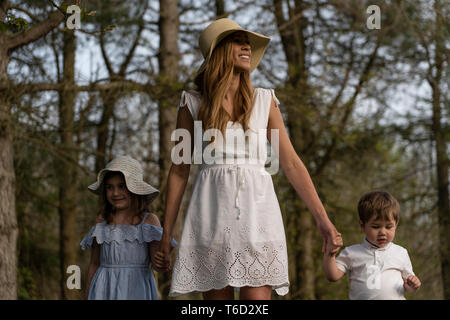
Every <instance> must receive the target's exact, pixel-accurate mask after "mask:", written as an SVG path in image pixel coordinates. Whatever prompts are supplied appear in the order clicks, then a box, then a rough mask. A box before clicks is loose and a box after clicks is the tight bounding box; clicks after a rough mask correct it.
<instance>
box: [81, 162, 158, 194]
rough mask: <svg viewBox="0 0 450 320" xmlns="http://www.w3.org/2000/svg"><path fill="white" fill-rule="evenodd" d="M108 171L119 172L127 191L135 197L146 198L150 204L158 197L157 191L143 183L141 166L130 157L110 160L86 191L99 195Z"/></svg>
mask: <svg viewBox="0 0 450 320" xmlns="http://www.w3.org/2000/svg"><path fill="white" fill-rule="evenodd" d="M108 171H115V172H121V173H122V174H123V175H124V177H125V184H126V185H127V188H128V190H129V191H130V192H131V193H134V194H137V195H143V196H147V197H148V200H149V202H152V201H153V200H154V199H155V198H156V197H157V196H158V195H159V190H158V189H156V188H154V187H152V186H151V185H150V184H148V183H146V182H145V181H144V179H143V178H144V174H143V170H142V166H141V164H140V163H139V162H138V161H137V160H135V159H133V158H131V157H130V156H118V157H116V158H114V159H113V160H111V161H110V162H109V163H108V164H107V165H106V167H105V168H104V169H102V170H100V172H99V173H98V175H97V181H96V182H95V183H93V184H91V185H90V186H89V187H88V189H89V190H90V191H92V192H93V193H95V194H100V193H101V188H100V186H101V185H102V183H103V178H104V177H105V174H106V173H107V172H108Z"/></svg>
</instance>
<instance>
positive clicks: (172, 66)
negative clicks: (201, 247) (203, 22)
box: [155, 0, 180, 297]
mask: <svg viewBox="0 0 450 320" xmlns="http://www.w3.org/2000/svg"><path fill="white" fill-rule="evenodd" d="M159 6H160V18H159V34H160V38H159V39H160V41H159V55H158V63H159V85H160V86H161V89H163V90H161V92H162V95H161V96H160V97H159V99H158V108H159V115H158V121H159V161H158V164H159V190H160V191H161V194H160V196H159V197H158V198H157V201H155V206H156V210H157V211H159V212H164V204H165V199H166V190H165V187H166V185H167V177H168V175H169V169H170V166H171V164H172V161H171V158H170V154H171V146H172V142H171V141H170V136H171V134H172V131H173V130H174V129H175V126H176V105H177V103H178V99H179V97H178V94H177V92H178V85H177V84H178V72H179V71H178V63H179V60H180V54H179V49H178V25H179V17H178V2H177V1H176V0H160V1H159ZM177 232H178V230H174V236H177V234H176V233H177ZM160 280H161V281H160V282H161V284H163V287H162V290H161V291H162V295H163V296H165V297H166V296H167V294H168V292H169V286H168V284H169V283H170V279H169V276H168V274H162V275H161V278H160Z"/></svg>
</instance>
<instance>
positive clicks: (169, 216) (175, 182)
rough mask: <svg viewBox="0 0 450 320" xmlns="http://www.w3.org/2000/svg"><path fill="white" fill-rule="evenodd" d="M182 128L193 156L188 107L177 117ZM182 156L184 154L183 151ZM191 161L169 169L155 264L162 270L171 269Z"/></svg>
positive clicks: (191, 130)
mask: <svg viewBox="0 0 450 320" xmlns="http://www.w3.org/2000/svg"><path fill="white" fill-rule="evenodd" d="M179 128H182V129H186V130H188V131H189V134H190V140H191V141H190V143H191V155H190V156H191V157H190V158H192V153H193V151H194V120H193V118H192V115H191V113H190V112H189V109H188V108H187V107H183V108H180V110H179V111H178V117H177V129H179ZM183 142H184V141H180V142H179V143H183ZM180 156H183V154H182V152H181V154H180ZM190 169H191V164H190V163H181V164H174V163H172V166H171V167H170V170H169V176H168V178H167V195H166V207H165V212H164V231H163V236H162V239H161V243H160V245H159V250H158V252H157V253H156V255H155V266H156V267H157V268H159V269H161V270H162V271H168V270H169V269H170V256H169V255H170V250H171V245H170V239H171V238H172V231H173V227H174V225H175V222H176V220H177V216H178V211H179V210H180V205H181V200H182V199H183V194H184V191H185V189H186V185H187V182H188V180H189V172H190Z"/></svg>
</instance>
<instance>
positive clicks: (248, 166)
mask: <svg viewBox="0 0 450 320" xmlns="http://www.w3.org/2000/svg"><path fill="white" fill-rule="evenodd" d="M213 168H214V169H215V168H232V169H237V168H246V169H253V170H257V171H265V169H264V165H262V164H251V163H242V164H237V163H232V164H225V163H224V164H205V163H202V164H200V170H205V169H213Z"/></svg>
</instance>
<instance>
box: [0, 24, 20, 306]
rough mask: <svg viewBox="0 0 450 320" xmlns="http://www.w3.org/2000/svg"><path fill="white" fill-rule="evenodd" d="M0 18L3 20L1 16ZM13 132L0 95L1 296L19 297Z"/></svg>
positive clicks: (0, 45) (1, 49) (0, 39)
mask: <svg viewBox="0 0 450 320" xmlns="http://www.w3.org/2000/svg"><path fill="white" fill-rule="evenodd" d="M0 21H1V20H0ZM5 48H6V37H5V36H4V33H2V32H0V83H3V84H6V83H7V74H6V68H7V66H8V61H9V58H10V55H9V52H8V51H7V50H5ZM13 158H14V155H13V134H12V128H11V116H10V103H9V101H8V98H7V96H6V94H1V95H0V198H1V199H0V257H1V262H0V299H1V300H3V299H8V300H10V299H17V256H16V243H17V234H18V228H17V217H16V201H15V200H16V199H15V181H16V179H15V174H14V162H13Z"/></svg>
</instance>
